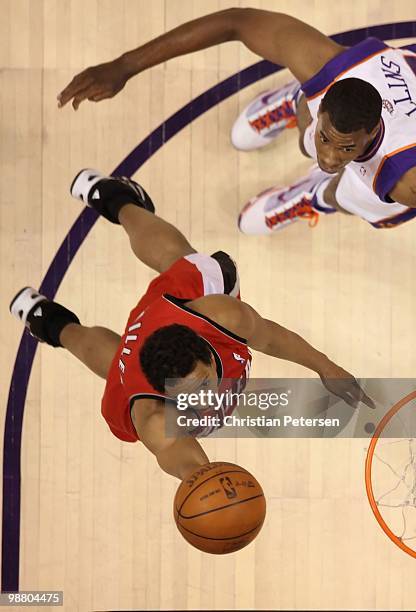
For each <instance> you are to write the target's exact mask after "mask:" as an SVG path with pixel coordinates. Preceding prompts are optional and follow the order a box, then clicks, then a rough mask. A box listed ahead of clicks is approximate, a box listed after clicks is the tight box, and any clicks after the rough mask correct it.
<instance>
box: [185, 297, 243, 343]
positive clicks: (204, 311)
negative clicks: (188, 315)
mask: <svg viewBox="0 0 416 612" xmlns="http://www.w3.org/2000/svg"><path fill="white" fill-rule="evenodd" d="M187 306H188V308H191V310H193V311H195V312H197V313H199V314H201V315H202V316H204V317H207V318H208V319H210V320H211V321H213V322H214V323H216V324H217V325H219V326H221V327H222V328H224V329H227V330H229V331H231V332H233V333H234V334H238V335H239V336H243V337H244V334H242V333H241V330H242V328H243V327H244V325H243V323H244V317H245V316H246V315H245V307H246V304H244V302H241V301H240V300H239V299H237V298H234V297H231V296H230V295H222V294H214V295H206V296H204V297H201V298H198V299H196V300H193V301H192V302H188V303H187Z"/></svg>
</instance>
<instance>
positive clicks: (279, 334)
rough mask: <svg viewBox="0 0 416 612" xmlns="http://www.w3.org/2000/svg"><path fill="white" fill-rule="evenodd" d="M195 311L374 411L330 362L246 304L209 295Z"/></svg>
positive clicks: (352, 382)
mask: <svg viewBox="0 0 416 612" xmlns="http://www.w3.org/2000/svg"><path fill="white" fill-rule="evenodd" d="M195 306H196V309H197V310H198V311H199V312H205V313H207V312H208V310H209V311H210V313H211V315H210V316H211V317H212V314H213V313H215V317H214V318H215V320H216V321H218V322H219V323H221V325H223V326H224V327H225V328H226V329H229V330H230V331H231V332H233V333H235V334H237V335H238V336H241V337H242V338H245V339H246V340H247V344H248V345H249V346H250V347H251V348H253V349H255V350H257V351H260V352H262V353H265V354H266V355H271V356H272V357H278V358H279V359H285V360H286V361H293V362H294V363H299V364H300V365H303V366H305V367H306V368H309V369H310V370H313V371H314V372H317V374H319V376H320V378H321V380H322V382H323V384H324V385H325V387H326V388H327V389H328V391H331V393H334V395H337V396H338V397H340V398H342V399H343V400H344V401H345V402H347V404H350V405H351V406H355V405H357V404H358V402H364V403H365V404H367V406H369V407H370V408H375V405H374V402H373V401H372V400H371V399H370V398H369V397H368V396H367V395H366V394H365V393H364V391H363V390H362V389H361V387H360V386H359V384H358V383H357V381H356V380H355V378H354V376H353V375H352V374H350V373H349V372H347V371H346V370H344V369H343V368H341V367H340V366H339V365H337V364H336V363H334V362H333V361H331V360H330V359H329V358H328V357H327V356H326V355H324V353H321V352H320V351H318V350H317V349H315V348H314V347H313V346H311V345H310V344H309V343H308V342H307V341H306V340H304V339H303V338H302V337H301V336H299V335H298V334H296V333H294V332H292V331H290V330H289V329H286V328H285V327H282V326H281V325H279V324H278V323H275V322H274V321H269V320H268V319H264V318H263V317H261V316H260V315H259V314H258V312H256V311H255V310H254V308H252V307H251V306H249V305H248V304H246V303H244V302H241V301H240V300H237V299H235V298H232V297H230V296H224V295H212V296H207V297H204V298H202V299H201V300H196V301H194V302H193V303H192V308H195Z"/></svg>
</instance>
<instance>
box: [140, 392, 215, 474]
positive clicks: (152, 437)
mask: <svg viewBox="0 0 416 612" xmlns="http://www.w3.org/2000/svg"><path fill="white" fill-rule="evenodd" d="M132 419H133V423H134V426H135V428H136V431H137V434H138V436H139V438H140V440H141V442H143V444H144V445H145V446H146V448H148V449H149V450H150V452H152V453H153V454H154V455H155V457H156V460H157V462H158V464H159V465H160V467H161V468H162V470H163V471H164V472H166V473H167V474H171V476H176V478H179V479H180V480H183V479H184V478H185V477H186V475H187V474H189V473H190V472H192V470H195V469H198V468H199V467H200V466H201V465H204V464H206V463H208V462H209V459H208V457H207V455H206V454H205V452H204V450H203V448H202V446H201V445H200V444H199V442H198V441H197V440H195V438H192V437H190V436H186V437H178V438H174V437H167V435H166V427H165V406H164V404H163V402H160V401H155V400H147V399H141V400H136V402H135V403H134V405H133V409H132Z"/></svg>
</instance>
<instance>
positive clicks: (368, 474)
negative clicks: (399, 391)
mask: <svg viewBox="0 0 416 612" xmlns="http://www.w3.org/2000/svg"><path fill="white" fill-rule="evenodd" d="M414 399H416V391H412V392H411V393H409V394H408V395H406V396H405V397H403V398H402V399H401V400H400V401H398V402H397V404H394V406H392V408H390V410H389V411H388V412H387V413H386V414H385V415H384V417H383V418H382V419H381V421H380V423H379V424H378V426H377V428H376V430H375V432H374V434H373V437H372V439H371V442H370V446H369V447H368V451H367V457H366V462H365V486H366V491H367V497H368V501H369V502H370V506H371V509H372V511H373V513H374V516H375V517H376V519H377V521H378V523H379V525H380V526H381V528H382V529H383V531H384V533H385V534H386V535H387V536H388V537H389V538H390V540H392V541H393V542H394V543H395V544H396V545H397V546H398V547H399V548H401V549H402V550H403V551H404V552H405V553H407V554H408V555H410V556H411V557H413V558H415V559H416V550H413V549H412V548H410V547H409V546H407V545H406V544H405V543H404V542H403V540H402V538H400V537H398V536H397V535H396V534H394V533H393V531H392V530H391V529H390V527H389V526H388V525H387V523H386V521H385V520H384V518H383V517H382V515H381V512H380V510H379V507H378V504H377V502H376V499H375V496H374V492H373V483H372V465H373V458H374V451H375V448H376V445H377V442H378V441H379V438H380V435H381V434H382V432H383V430H384V428H385V427H386V425H387V423H389V421H390V420H391V419H392V418H393V417H394V415H395V414H396V413H397V412H398V411H399V410H400V409H401V408H402V407H403V406H405V405H406V404H407V403H408V402H411V401H412V400H414Z"/></svg>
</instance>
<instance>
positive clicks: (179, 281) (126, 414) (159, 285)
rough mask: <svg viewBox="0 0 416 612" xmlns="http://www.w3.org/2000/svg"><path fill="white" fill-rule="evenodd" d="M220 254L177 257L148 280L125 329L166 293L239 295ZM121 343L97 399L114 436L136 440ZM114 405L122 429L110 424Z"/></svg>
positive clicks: (227, 262) (233, 274)
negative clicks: (124, 381) (121, 368)
mask: <svg viewBox="0 0 416 612" xmlns="http://www.w3.org/2000/svg"><path fill="white" fill-rule="evenodd" d="M224 255H225V254H222V255H221V257H219V258H218V259H214V258H213V257H211V256H209V255H203V254H202V253H193V254H192V255H187V256H186V257H182V258H181V259H178V261H176V262H175V263H174V264H173V265H172V266H171V267H170V268H169V269H168V270H166V271H165V272H162V274H159V276H157V277H156V278H155V279H154V280H152V282H151V283H150V285H149V287H148V289H147V291H146V293H145V294H144V296H143V297H142V298H141V299H140V301H139V302H138V304H137V306H135V308H133V310H132V311H131V313H130V316H129V318H128V321H127V323H126V327H125V331H127V329H128V328H129V327H130V326H131V325H132V323H133V322H134V321H135V320H136V319H137V317H138V315H139V314H140V313H141V312H142V311H143V310H144V309H145V308H146V307H147V306H149V305H150V304H151V303H152V302H154V301H155V300H157V299H159V298H160V297H161V296H162V295H163V294H166V293H168V294H170V295H173V296H174V297H177V298H182V299H189V300H195V299H197V298H199V297H204V296H205V295H212V294H224V293H227V294H229V295H232V296H233V297H239V295H240V292H239V280H238V274H237V271H236V269H235V264H234V263H233V262H232V260H231V259H230V258H229V257H228V256H226V255H225V257H224ZM227 258H228V259H227ZM230 279H231V280H230ZM123 346H124V340H122V342H121V343H120V345H119V347H118V348H117V350H116V353H115V355H114V359H113V361H112V363H111V366H110V370H109V373H108V376H107V383H106V386H105V390H104V395H103V398H102V400H101V413H102V415H103V417H104V418H105V420H106V421H107V424H108V426H109V427H110V429H111V431H112V432H113V434H114V435H115V436H117V438H119V439H120V440H124V441H125V442H136V441H137V440H138V437H137V434H136V431H135V429H134V426H133V423H132V422H131V417H130V406H129V398H128V397H127V396H126V394H125V390H124V387H123V385H122V384H121V381H120V371H119V357H120V352H121V350H122V348H123ZM115 406H117V411H118V410H120V411H122V421H123V430H120V429H119V428H116V427H114V425H113V424H112V423H111V413H112V412H114V407H115Z"/></svg>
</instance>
